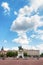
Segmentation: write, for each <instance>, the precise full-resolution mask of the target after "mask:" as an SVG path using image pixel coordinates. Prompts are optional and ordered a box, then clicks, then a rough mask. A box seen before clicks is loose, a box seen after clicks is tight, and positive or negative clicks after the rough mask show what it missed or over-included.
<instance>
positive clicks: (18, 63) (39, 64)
mask: <svg viewBox="0 0 43 65" xmlns="http://www.w3.org/2000/svg"><path fill="white" fill-rule="evenodd" d="M0 65H43V58H40V59H39V60H37V59H32V58H30V59H18V60H17V59H5V60H2V59H0Z"/></svg>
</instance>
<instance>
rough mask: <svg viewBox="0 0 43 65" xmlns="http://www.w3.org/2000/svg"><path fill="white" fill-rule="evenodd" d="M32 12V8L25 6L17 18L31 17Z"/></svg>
mask: <svg viewBox="0 0 43 65" xmlns="http://www.w3.org/2000/svg"><path fill="white" fill-rule="evenodd" d="M32 11H33V9H32V7H29V6H27V5H26V6H24V7H23V8H21V9H20V10H19V13H18V14H19V16H29V15H31V12H32Z"/></svg>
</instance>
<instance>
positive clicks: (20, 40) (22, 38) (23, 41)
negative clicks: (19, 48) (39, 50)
mask: <svg viewBox="0 0 43 65" xmlns="http://www.w3.org/2000/svg"><path fill="white" fill-rule="evenodd" d="M12 42H16V43H19V44H21V45H25V44H29V42H30V39H28V38H27V36H26V35H25V34H24V33H23V34H21V35H20V36H19V37H18V38H16V39H13V40H12Z"/></svg>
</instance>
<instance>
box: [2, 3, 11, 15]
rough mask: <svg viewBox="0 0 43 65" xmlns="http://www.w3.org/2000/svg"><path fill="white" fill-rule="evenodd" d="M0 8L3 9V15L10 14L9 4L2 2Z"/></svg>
mask: <svg viewBox="0 0 43 65" xmlns="http://www.w3.org/2000/svg"><path fill="white" fill-rule="evenodd" d="M1 6H2V7H3V8H4V13H5V14H9V12H10V7H9V4H8V3H7V2H2V4H1Z"/></svg>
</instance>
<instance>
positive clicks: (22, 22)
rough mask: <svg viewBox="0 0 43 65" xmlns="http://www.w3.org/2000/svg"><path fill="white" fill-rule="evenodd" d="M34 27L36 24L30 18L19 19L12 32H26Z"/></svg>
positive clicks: (15, 21)
mask: <svg viewBox="0 0 43 65" xmlns="http://www.w3.org/2000/svg"><path fill="white" fill-rule="evenodd" d="M33 27H34V22H31V19H30V18H29V17H21V16H20V17H18V18H17V19H16V20H14V21H13V23H12V25H11V30H12V31H16V32H26V31H27V30H31V29H32V28H33Z"/></svg>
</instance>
